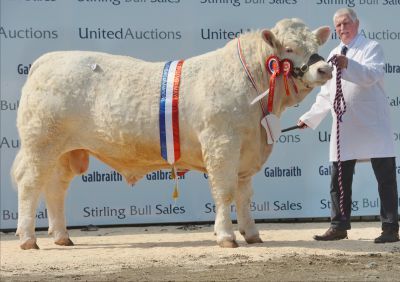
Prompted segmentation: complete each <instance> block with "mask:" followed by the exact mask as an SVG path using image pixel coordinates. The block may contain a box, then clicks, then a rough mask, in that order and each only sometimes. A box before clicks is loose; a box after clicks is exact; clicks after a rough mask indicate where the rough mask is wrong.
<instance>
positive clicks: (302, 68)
mask: <svg viewBox="0 0 400 282" xmlns="http://www.w3.org/2000/svg"><path fill="white" fill-rule="evenodd" d="M300 70H301V72H302V73H305V72H306V71H307V70H308V65H302V66H301V68H300Z"/></svg>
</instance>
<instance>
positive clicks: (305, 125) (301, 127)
mask: <svg viewBox="0 0 400 282" xmlns="http://www.w3.org/2000/svg"><path fill="white" fill-rule="evenodd" d="M297 126H298V127H299V128H300V129H304V128H308V126H307V124H305V123H304V122H303V121H302V120H299V121H298V122H297Z"/></svg>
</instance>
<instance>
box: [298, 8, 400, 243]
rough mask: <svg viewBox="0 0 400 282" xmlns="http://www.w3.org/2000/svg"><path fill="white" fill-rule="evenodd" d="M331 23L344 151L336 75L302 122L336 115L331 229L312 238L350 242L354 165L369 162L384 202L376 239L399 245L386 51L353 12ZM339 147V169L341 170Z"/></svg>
mask: <svg viewBox="0 0 400 282" xmlns="http://www.w3.org/2000/svg"><path fill="white" fill-rule="evenodd" d="M333 21H334V24H335V29H336V33H337V34H338V36H339V37H340V40H341V42H340V44H339V45H338V46H337V47H336V48H334V49H333V50H332V51H331V53H330V55H329V58H331V57H333V56H334V55H336V60H337V68H339V69H340V70H341V73H342V80H341V84H342V89H343V97H344V101H345V105H346V108H345V109H344V107H343V105H342V109H343V110H344V111H345V112H344V114H343V115H342V118H341V119H340V118H339V121H340V120H341V122H340V124H339V126H340V130H339V134H338V135H339V137H340V139H339V141H340V142H339V145H340V147H339V148H337V139H336V138H337V134H336V126H337V124H336V122H337V118H336V113H335V111H334V99H335V95H336V74H335V72H334V73H333V79H331V80H329V81H328V82H327V83H326V84H325V85H324V86H322V87H321V91H320V93H319V94H318V95H317V98H316V101H315V103H314V104H313V105H312V107H311V109H310V110H309V111H308V112H307V113H305V114H304V115H303V116H301V117H300V119H299V122H298V126H299V127H300V128H306V127H311V128H312V129H315V128H316V127H317V126H318V125H319V124H320V122H321V121H322V120H323V119H324V118H325V116H326V115H327V113H328V112H329V111H331V112H332V116H333V123H332V132H331V141H330V161H332V162H333V169H332V179H331V188H330V194H331V201H332V206H331V226H330V228H329V229H328V230H327V231H326V232H325V233H324V234H323V235H316V236H314V239H315V240H318V241H330V240H340V239H344V238H347V230H349V229H351V226H350V216H351V194H352V193H351V187H352V181H353V173H354V167H355V164H356V161H357V160H362V159H370V160H371V164H372V168H373V170H374V173H375V177H376V179H377V181H378V191H379V196H380V200H381V208H380V215H381V221H382V234H381V235H380V236H379V237H377V238H376V239H375V243H386V242H396V241H399V222H398V221H399V215H398V192H397V181H396V164H395V157H394V156H395V153H394V142H393V133H392V130H391V124H390V114H389V106H388V102H387V97H386V94H385V92H384V88H383V80H384V79H383V76H384V55H383V50H382V48H381V46H380V45H379V44H378V43H377V42H375V41H372V40H368V39H366V38H365V37H363V36H362V35H360V34H359V33H358V27H359V20H358V19H357V15H356V13H355V12H354V11H353V10H352V9H349V8H343V9H339V10H338V11H337V12H336V13H335V15H334V17H333ZM338 149H340V155H339V156H340V159H339V161H340V162H341V167H338V153H337V152H338ZM340 169H341V173H340V172H339V170H340ZM340 182H341V183H342V186H341V187H342V189H340V186H339V183H340ZM341 193H343V198H341Z"/></svg>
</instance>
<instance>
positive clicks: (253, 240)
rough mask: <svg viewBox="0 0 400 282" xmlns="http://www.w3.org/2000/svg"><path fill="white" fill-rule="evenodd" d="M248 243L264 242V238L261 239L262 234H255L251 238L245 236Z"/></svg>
mask: <svg viewBox="0 0 400 282" xmlns="http://www.w3.org/2000/svg"><path fill="white" fill-rule="evenodd" d="M245 240H246V242H247V244H258V243H263V240H261V238H260V236H257V235H256V236H253V237H250V238H245Z"/></svg>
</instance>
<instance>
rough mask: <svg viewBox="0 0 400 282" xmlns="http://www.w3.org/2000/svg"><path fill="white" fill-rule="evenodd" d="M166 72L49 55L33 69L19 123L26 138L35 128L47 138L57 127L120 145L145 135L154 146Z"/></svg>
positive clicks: (79, 55) (121, 60) (98, 57)
mask: <svg viewBox="0 0 400 282" xmlns="http://www.w3.org/2000/svg"><path fill="white" fill-rule="evenodd" d="M162 67H163V64H162V63H149V62H144V61H141V60H138V59H134V58H131V57H124V56H115V55H109V54H105V53H97V52H82V51H68V52H54V53H48V54H45V55H43V56H42V57H40V58H39V59H38V60H37V61H35V63H34V64H33V66H32V68H31V72H30V74H29V77H28V80H27V82H26V84H25V86H24V88H23V93H22V96H21V102H20V109H19V113H18V121H17V124H18V128H19V129H20V134H21V135H22V136H21V137H22V138H23V136H24V135H25V134H24V132H28V131H29V129H32V128H36V133H37V134H36V135H41V134H43V132H49V130H48V128H53V129H54V128H55V127H56V129H55V130H54V131H57V129H58V131H59V132H61V131H62V132H65V134H69V135H72V136H73V135H79V136H78V137H80V138H81V139H82V138H83V137H84V138H87V139H90V138H91V139H95V138H102V139H106V140H107V142H109V143H115V144H125V143H129V142H130V143H131V144H132V140H143V138H141V139H139V138H136V137H137V136H139V135H140V136H148V137H149V139H150V140H154V138H155V136H156V131H155V128H156V125H157V124H156V121H158V119H156V117H155V115H158V101H157V100H158V99H159V87H160V86H159V83H155V81H160V80H159V79H158V78H157V77H156V76H159V77H161V73H162ZM31 131H32V130H31ZM34 131H35V130H34ZM31 134H33V133H31ZM83 135H85V136H83ZM92 143H94V142H92ZM133 145H135V144H133Z"/></svg>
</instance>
